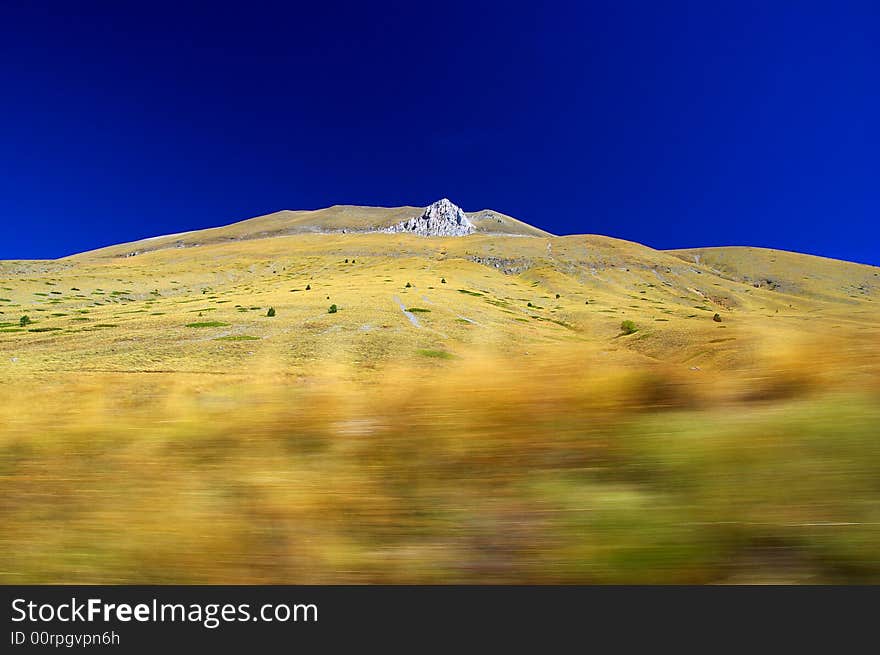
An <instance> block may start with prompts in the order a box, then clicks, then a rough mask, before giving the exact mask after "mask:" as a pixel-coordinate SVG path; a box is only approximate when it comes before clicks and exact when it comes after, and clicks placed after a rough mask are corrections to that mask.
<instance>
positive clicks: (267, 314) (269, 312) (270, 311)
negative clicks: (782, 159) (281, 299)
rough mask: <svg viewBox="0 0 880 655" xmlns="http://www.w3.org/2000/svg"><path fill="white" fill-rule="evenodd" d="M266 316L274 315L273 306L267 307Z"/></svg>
mask: <svg viewBox="0 0 880 655" xmlns="http://www.w3.org/2000/svg"><path fill="white" fill-rule="evenodd" d="M266 316H268V317H270V318H271V317H272V316H275V308H274V307H270V308H269V311H268V312H266Z"/></svg>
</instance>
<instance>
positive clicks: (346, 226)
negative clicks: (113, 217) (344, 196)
mask: <svg viewBox="0 0 880 655" xmlns="http://www.w3.org/2000/svg"><path fill="white" fill-rule="evenodd" d="M454 220H459V221H463V223H462V225H463V226H464V223H465V222H466V224H467V225H468V226H470V227H465V228H464V229H462V230H459V231H460V235H464V234H470V233H474V234H497V235H501V234H504V235H512V236H541V237H546V236H551V235H550V233H549V232H545V231H544V230H540V229H538V228H536V227H532V226H531V225H528V224H527V223H523V222H522V221H519V220H517V219H515V218H513V217H511V216H507V215H506V214H502V213H501V212H497V211H494V210H491V209H484V210H481V211H476V212H464V211H462V210H461V208H459V207H458V206H456V205H454V204H453V203H451V202H450V201H449V200H447V199H445V198H444V199H442V200H438V201H437V202H435V203H433V204H432V205H429V206H428V207H426V208H419V207H408V206H407V207H364V206H358V205H333V206H332V207H327V208H325V209H316V210H297V211H291V210H282V211H278V212H273V213H271V214H265V215H263V216H256V217H254V218H249V219H247V220H243V221H239V222H237V223H232V224H231V225H225V226H221V227H216V228H208V229H205V230H195V231H192V232H182V233H179V234H169V235H164V236H158V237H151V238H148V239H141V240H139V241H134V242H131V243H126V244H121V245H116V246H110V247H107V248H101V249H99V250H97V251H92V252H90V253H88V254H89V255H90V256H107V257H117V256H122V255H124V256H134V255H138V254H143V253H145V252H153V251H155V250H162V249H165V248H188V247H192V246H203V245H208V244H214V243H226V242H230V241H243V240H249V239H266V238H271V237H280V236H290V235H295V234H352V233H353V234H366V233H373V232H395V231H410V232H412V233H413V234H419V235H422V236H425V235H432V236H442V235H443V234H444V233H445V234H447V235H451V234H453V233H455V232H456V230H455V228H453V227H451V223H452V221H454ZM410 221H411V222H412V225H416V224H417V223H421V224H423V225H424V227H422V228H421V229H417V230H404V229H403V228H402V226H403V225H404V224H407V223H408V222H410ZM441 226H442V227H441ZM456 235H458V234H456Z"/></svg>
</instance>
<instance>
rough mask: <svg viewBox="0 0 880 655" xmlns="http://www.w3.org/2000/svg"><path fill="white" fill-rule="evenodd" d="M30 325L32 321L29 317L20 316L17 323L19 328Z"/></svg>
mask: <svg viewBox="0 0 880 655" xmlns="http://www.w3.org/2000/svg"><path fill="white" fill-rule="evenodd" d="M31 323H33V321H32V320H31V317H30V316H22V317H21V318H20V319H19V321H18V324H19V325H20V326H21V327H25V326H26V325H30V324H31Z"/></svg>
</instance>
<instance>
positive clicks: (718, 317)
mask: <svg viewBox="0 0 880 655" xmlns="http://www.w3.org/2000/svg"><path fill="white" fill-rule="evenodd" d="M712 320H713V321H715V322H716V323H720V322H721V314H715V316H713V317H712Z"/></svg>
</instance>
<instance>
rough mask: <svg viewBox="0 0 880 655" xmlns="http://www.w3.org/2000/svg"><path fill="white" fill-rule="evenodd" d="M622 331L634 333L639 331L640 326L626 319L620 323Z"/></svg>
mask: <svg viewBox="0 0 880 655" xmlns="http://www.w3.org/2000/svg"><path fill="white" fill-rule="evenodd" d="M620 331H621V332H623V333H624V334H634V333H636V332H638V331H639V328H637V327H636V324H635V323H633V322H632V321H624V322H623V323H621V324H620Z"/></svg>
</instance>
